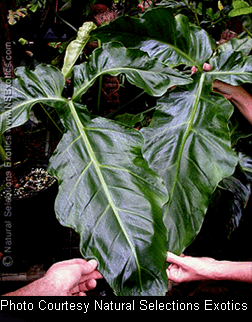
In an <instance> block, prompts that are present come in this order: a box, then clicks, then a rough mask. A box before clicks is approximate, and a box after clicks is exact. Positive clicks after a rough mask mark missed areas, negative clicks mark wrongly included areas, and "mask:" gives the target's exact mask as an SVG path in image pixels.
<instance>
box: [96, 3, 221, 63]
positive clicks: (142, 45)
mask: <svg viewBox="0 0 252 322" xmlns="http://www.w3.org/2000/svg"><path fill="white" fill-rule="evenodd" d="M91 36H93V37H94V38H99V39H100V40H101V41H102V42H108V41H112V40H116V41H120V42H122V43H123V44H124V45H125V46H126V47H130V48H138V49H141V50H142V51H145V52H147V53H148V54H149V56H150V57H156V58H158V59H159V60H160V61H162V62H164V63H166V64H168V65H169V66H177V65H180V64H186V65H187V66H197V67H202V65H203V63H204V62H206V60H207V59H209V58H210V57H211V55H212V52H213V49H214V48H215V43H214V41H213V40H212V39H211V37H210V36H209V35H208V34H207V32H206V31H205V30H203V29H201V28H199V27H197V26H195V25H192V24H190V23H189V19H188V18H187V17H186V16H184V15H178V16H176V18H174V16H173V12H172V10H170V9H164V8H158V9H154V10H151V11H147V12H146V13H145V14H144V15H143V16H142V17H141V18H135V17H129V16H124V17H120V18H117V19H115V20H114V21H113V22H111V23H110V24H107V25H104V26H102V27H100V28H97V29H96V30H94V31H93V32H92V33H91Z"/></svg>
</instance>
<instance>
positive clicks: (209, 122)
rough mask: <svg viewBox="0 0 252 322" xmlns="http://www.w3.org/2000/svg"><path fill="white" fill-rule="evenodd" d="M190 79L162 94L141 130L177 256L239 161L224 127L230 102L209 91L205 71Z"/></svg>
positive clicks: (229, 110) (145, 154) (191, 237)
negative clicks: (161, 186)
mask: <svg viewBox="0 0 252 322" xmlns="http://www.w3.org/2000/svg"><path fill="white" fill-rule="evenodd" d="M194 79H195V82H194V83H193V84H190V85H188V86H186V87H178V88H176V89H175V90H173V91H172V92H171V93H170V94H167V95H165V96H164V97H162V98H161V99H160V100H159V102H158V106H157V110H156V112H155V113H154V116H153V119H152V122H151V124H150V126H149V127H148V128H146V129H144V130H143V131H142V133H143V134H144V137H145V140H146V145H145V149H144V156H145V157H146V159H147V161H148V163H149V165H150V167H151V168H152V169H153V170H154V171H156V172H157V173H158V174H160V175H161V176H162V178H163V179H164V182H165V184H166V187H167V189H168V193H169V201H168V203H167V204H166V206H165V209H164V221H165V225H166V228H167V231H168V240H169V241H168V249H169V250H170V251H173V252H176V253H178V254H179V253H181V252H182V251H183V250H184V248H185V247H186V246H188V245H189V244H190V243H191V242H192V240H193V239H194V238H195V236H196V234H197V233H198V231H199V229H200V227H201V225H202V222H203V218H204V215H205V212H206V210H207V207H208V202H209V197H210V195H211V193H212V192H213V191H214V189H215V188H216V186H217V184H218V183H219V181H220V180H221V179H222V178H224V177H227V176H230V175H231V174H232V173H233V171H234V169H235V166H236V163H237V158H236V156H235V154H234V152H233V151H232V150H231V148H230V138H229V131H228V128H227V122H228V119H229V117H230V116H231V114H232V111H233V108H232V105H231V104H230V103H229V102H228V101H227V100H226V99H225V98H224V97H222V96H221V95H219V94H216V93H212V91H211V83H209V82H207V81H206V73H202V74H199V75H195V76H194Z"/></svg>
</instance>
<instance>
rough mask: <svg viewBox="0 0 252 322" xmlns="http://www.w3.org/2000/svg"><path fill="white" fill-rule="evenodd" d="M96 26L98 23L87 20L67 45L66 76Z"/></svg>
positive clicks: (63, 69) (64, 66) (64, 68)
mask: <svg viewBox="0 0 252 322" xmlns="http://www.w3.org/2000/svg"><path fill="white" fill-rule="evenodd" d="M95 28H96V25H95V24H94V23H93V22H92V21H88V22H85V23H84V24H83V25H82V26H81V27H80V28H79V30H78V33H77V37H76V39H75V40H73V41H72V42H71V43H70V44H69V45H68V46H67V49H66V54H65V58H64V64H63V67H62V73H63V75H64V76H65V78H67V77H68V76H69V75H70V74H71V72H72V70H73V67H74V65H75V63H76V61H77V59H78V57H79V56H80V54H81V53H82V51H83V49H84V47H85V46H86V44H87V43H88V41H89V38H90V32H91V31H92V30H94V29H95Z"/></svg>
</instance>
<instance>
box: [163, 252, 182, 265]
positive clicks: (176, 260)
mask: <svg viewBox="0 0 252 322" xmlns="http://www.w3.org/2000/svg"><path fill="white" fill-rule="evenodd" d="M166 261H167V262H168V263H171V264H179V265H181V264H182V262H183V257H180V256H177V255H175V254H173V253H171V252H167V257H166Z"/></svg>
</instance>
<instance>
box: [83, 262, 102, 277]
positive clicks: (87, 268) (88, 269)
mask: <svg viewBox="0 0 252 322" xmlns="http://www.w3.org/2000/svg"><path fill="white" fill-rule="evenodd" d="M97 265H98V263H97V261H96V260H94V259H91V260H90V261H88V262H86V263H82V264H80V270H81V275H89V274H91V273H92V272H94V271H95V269H96V267H97Z"/></svg>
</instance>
